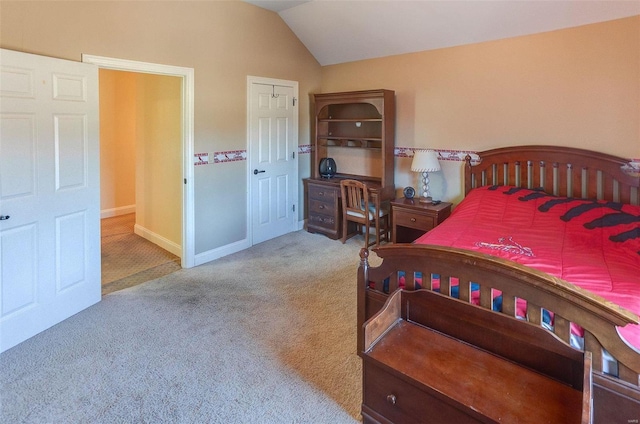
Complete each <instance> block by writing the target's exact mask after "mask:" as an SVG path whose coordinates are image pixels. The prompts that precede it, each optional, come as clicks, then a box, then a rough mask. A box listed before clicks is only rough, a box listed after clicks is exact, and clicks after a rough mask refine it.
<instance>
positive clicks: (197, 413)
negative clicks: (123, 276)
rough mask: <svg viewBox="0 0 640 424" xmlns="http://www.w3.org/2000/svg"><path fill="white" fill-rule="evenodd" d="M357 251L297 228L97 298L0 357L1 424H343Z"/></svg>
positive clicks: (356, 384) (350, 396) (351, 366)
mask: <svg viewBox="0 0 640 424" xmlns="http://www.w3.org/2000/svg"><path fill="white" fill-rule="evenodd" d="M362 244H363V242H362V237H354V238H352V239H350V240H348V241H347V243H346V244H342V243H340V242H339V241H333V240H329V239H328V238H326V237H324V236H321V235H314V234H309V233H307V232H304V231H298V232H295V233H291V234H287V235H286V236H282V237H279V238H277V239H273V240H269V241H267V242H264V243H261V244H258V245H256V246H253V247H251V248H249V249H247V250H244V251H242V252H238V253H236V254H233V255H229V256H227V257H224V258H222V259H219V260H216V261H213V262H210V263H207V264H205V265H201V266H198V267H195V268H192V269H182V270H180V271H177V272H174V273H173V274H171V275H167V276H164V277H161V278H159V279H156V280H153V281H149V282H147V283H144V284H139V285H137V286H135V287H131V288H128V289H125V290H119V291H117V292H114V293H111V294H109V295H107V296H104V297H103V298H102V301H101V302H99V303H98V304H96V305H94V306H92V307H90V308H88V309H86V310H84V311H82V312H80V313H78V314H76V315H74V316H72V317H70V318H69V319H67V320H65V321H63V322H61V323H60V324H58V325H56V326H54V327H52V328H50V329H48V330H46V331H44V332H42V333H40V334H38V335H36V336H35V337H33V338H31V339H29V340H27V341H25V342H24V343H21V344H20V345H18V346H16V347H14V348H12V349H9V350H8V351H6V352H4V353H2V354H1V355H0V422H2V423H5V422H6V423H38V424H39V423H56V424H66V423H70V424H71V423H73V424H76V423H91V424H95V423H104V424H111V423H154V424H155V423H198V424H200V423H221V424H222V423H223V424H229V423H231V424H233V423H241V424H245V423H257V424H258V423H259V424H263V423H274V424H280V423H314V424H318V423H319V424H324V423H326V424H342V423H344V424H354V423H356V422H357V421H358V420H360V414H359V410H360V403H361V399H362V375H361V360H360V358H359V357H358V356H357V354H356V285H355V284H356V275H357V274H356V271H357V266H358V262H359V258H358V251H359V248H360V247H361V246H362ZM375 259H377V258H373V257H372V258H371V261H372V263H375Z"/></svg>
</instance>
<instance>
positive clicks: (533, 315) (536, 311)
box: [527, 302, 542, 325]
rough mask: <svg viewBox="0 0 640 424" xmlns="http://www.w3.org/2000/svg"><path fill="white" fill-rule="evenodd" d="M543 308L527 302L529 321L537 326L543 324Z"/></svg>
mask: <svg viewBox="0 0 640 424" xmlns="http://www.w3.org/2000/svg"><path fill="white" fill-rule="evenodd" d="M541 311H542V308H541V307H540V306H539V305H536V304H535V303H532V302H527V320H528V321H529V322H530V323H532V324H535V325H541V324H542V312H541Z"/></svg>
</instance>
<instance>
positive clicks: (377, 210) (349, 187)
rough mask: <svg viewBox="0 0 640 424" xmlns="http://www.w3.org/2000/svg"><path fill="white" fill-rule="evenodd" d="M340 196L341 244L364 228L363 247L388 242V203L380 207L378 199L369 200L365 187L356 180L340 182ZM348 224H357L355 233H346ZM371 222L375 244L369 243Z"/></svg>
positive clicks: (377, 197) (375, 196) (375, 197)
mask: <svg viewBox="0 0 640 424" xmlns="http://www.w3.org/2000/svg"><path fill="white" fill-rule="evenodd" d="M340 191H341V194H342V240H341V241H342V243H345V242H346V241H347V239H348V238H350V237H351V236H353V235H354V234H356V233H357V234H362V226H364V245H365V247H369V246H371V245H373V244H375V245H376V247H377V246H379V245H380V241H382V240H384V241H387V242H388V241H389V203H388V202H385V203H383V204H382V205H381V203H380V198H379V196H377V195H373V196H371V197H373V199H370V196H369V190H368V189H367V185H366V184H364V183H362V182H360V181H357V180H342V181H340ZM349 222H355V223H356V224H357V228H358V230H357V232H352V233H351V234H349V233H348V227H349V226H348V224H349ZM371 222H374V223H375V235H376V240H375V242H372V243H369V229H370V228H371Z"/></svg>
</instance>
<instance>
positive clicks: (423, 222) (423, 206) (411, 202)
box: [391, 197, 452, 243]
mask: <svg viewBox="0 0 640 424" xmlns="http://www.w3.org/2000/svg"><path fill="white" fill-rule="evenodd" d="M451 206H452V204H451V203H448V202H441V203H439V204H437V205H432V204H431V203H421V202H420V201H419V200H418V199H406V198H404V197H403V198H401V199H395V200H392V201H391V241H392V242H393V243H411V242H413V241H414V240H415V239H417V238H418V237H420V236H421V235H423V234H424V233H426V232H427V231H429V230H431V229H433V228H435V227H436V226H437V225H438V224H440V223H441V222H442V221H444V220H445V219H447V218H448V217H449V215H450V214H451Z"/></svg>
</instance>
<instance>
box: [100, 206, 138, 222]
mask: <svg viewBox="0 0 640 424" xmlns="http://www.w3.org/2000/svg"><path fill="white" fill-rule="evenodd" d="M135 211H136V205H135V204H134V205H128V206H120V207H118V208H111V209H103V210H101V211H100V219H104V218H111V217H113V216H119V215H126V214H128V213H135Z"/></svg>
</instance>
